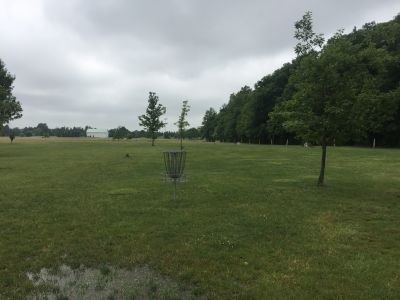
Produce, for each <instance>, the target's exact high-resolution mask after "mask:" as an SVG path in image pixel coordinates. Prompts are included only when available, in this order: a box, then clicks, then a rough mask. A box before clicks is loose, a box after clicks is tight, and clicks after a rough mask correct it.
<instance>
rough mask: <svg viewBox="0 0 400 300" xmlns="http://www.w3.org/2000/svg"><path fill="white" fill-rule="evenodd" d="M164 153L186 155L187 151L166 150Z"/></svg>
mask: <svg viewBox="0 0 400 300" xmlns="http://www.w3.org/2000/svg"><path fill="white" fill-rule="evenodd" d="M163 153H186V151H185V150H166V151H163Z"/></svg>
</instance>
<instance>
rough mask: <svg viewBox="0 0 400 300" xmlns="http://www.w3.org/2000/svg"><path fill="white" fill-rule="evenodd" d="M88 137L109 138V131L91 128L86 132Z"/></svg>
mask: <svg viewBox="0 0 400 300" xmlns="http://www.w3.org/2000/svg"><path fill="white" fill-rule="evenodd" d="M86 136H87V137H95V138H108V130H107V129H102V128H90V129H87V130H86Z"/></svg>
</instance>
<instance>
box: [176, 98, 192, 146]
mask: <svg viewBox="0 0 400 300" xmlns="http://www.w3.org/2000/svg"><path fill="white" fill-rule="evenodd" d="M189 111H190V106H189V105H188V101H187V100H185V101H183V103H182V110H181V114H180V116H179V119H178V122H176V123H175V125H176V126H178V133H179V138H180V140H181V150H183V138H184V134H185V128H186V127H188V126H189V125H190V124H189V122H188V121H187V120H186V117H187V114H188V112H189Z"/></svg>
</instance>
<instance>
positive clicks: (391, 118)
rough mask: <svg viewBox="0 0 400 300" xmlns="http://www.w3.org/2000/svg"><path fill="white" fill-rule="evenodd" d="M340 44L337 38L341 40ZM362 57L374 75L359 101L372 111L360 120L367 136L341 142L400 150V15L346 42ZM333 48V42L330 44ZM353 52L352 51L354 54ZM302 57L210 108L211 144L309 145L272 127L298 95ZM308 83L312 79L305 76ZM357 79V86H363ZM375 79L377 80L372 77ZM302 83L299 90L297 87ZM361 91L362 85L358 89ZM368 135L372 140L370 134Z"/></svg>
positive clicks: (206, 131) (206, 132)
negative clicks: (278, 114)
mask: <svg viewBox="0 0 400 300" xmlns="http://www.w3.org/2000/svg"><path fill="white" fill-rule="evenodd" d="M336 38H337V37H336ZM341 38H343V39H344V40H346V41H349V42H350V44H351V45H353V46H354V47H353V48H352V50H351V51H354V49H357V50H356V51H358V52H357V53H356V54H355V55H359V56H358V57H363V56H364V57H365V59H364V60H362V59H361V63H362V64H363V67H365V66H366V68H367V69H368V71H369V73H370V74H369V75H372V78H373V80H371V82H362V83H357V85H362V86H363V88H362V91H361V93H360V94H359V95H358V99H361V101H360V102H361V103H362V105H361V106H362V107H360V109H362V110H368V112H367V113H365V114H364V115H365V116H366V117H365V118H364V119H362V120H359V121H358V122H362V124H358V125H360V126H363V127H364V128H365V129H366V130H363V134H360V136H358V137H354V136H352V137H350V135H349V138H348V139H345V140H340V141H337V143H340V144H343V145H372V143H373V140H374V139H376V143H377V145H379V146H400V97H398V96H397V95H399V94H400V93H399V92H400V15H398V16H397V17H395V18H394V19H393V20H392V21H390V22H386V23H381V24H376V23H375V22H372V23H367V24H365V25H364V26H363V27H362V28H361V29H356V28H354V30H353V32H351V33H350V34H346V35H343V36H341ZM328 46H329V42H328ZM348 51H350V50H348ZM301 59H302V58H301V57H298V58H296V59H294V60H293V61H292V62H290V63H286V64H284V65H283V66H282V67H281V68H280V69H278V70H276V71H275V72H274V73H272V74H271V75H267V76H265V77H264V78H262V79H261V80H260V81H258V82H257V83H256V84H255V85H254V88H250V87H248V86H244V87H243V88H241V90H240V91H238V92H237V93H234V94H231V95H230V99H229V102H228V103H227V104H224V105H223V106H222V107H221V108H220V109H219V111H216V110H214V109H213V108H210V109H209V110H207V111H206V113H205V115H204V118H203V127H202V136H203V138H205V139H206V140H208V141H215V140H219V141H222V142H246V143H279V144H283V143H286V142H287V141H289V143H300V142H306V141H302V140H300V139H296V136H295V135H294V134H293V133H291V132H290V131H288V130H287V129H286V128H285V127H284V126H282V124H280V123H279V122H277V121H276V119H275V121H274V122H272V121H271V120H272V119H271V118H270V116H271V114H270V113H271V112H273V111H274V109H275V107H276V105H277V104H280V103H283V102H285V101H287V100H290V99H292V98H293V95H295V93H296V88H295V87H296V86H297V87H298V86H299V85H300V83H299V82H298V77H299V75H298V72H296V73H297V77H296V78H293V79H292V77H293V76H292V75H293V74H294V73H295V71H296V69H298V67H299V65H300V61H301ZM303 76H304V78H305V77H306V76H307V74H304V75H303ZM360 78H362V77H361V76H357V74H355V76H354V78H352V80H354V81H357V80H363V79H360ZM370 78H371V77H370ZM294 79H296V80H297V82H296V85H294V84H293V82H294ZM355 85H356V84H355ZM365 132H366V134H365Z"/></svg>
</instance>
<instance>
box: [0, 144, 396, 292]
mask: <svg viewBox="0 0 400 300" xmlns="http://www.w3.org/2000/svg"><path fill="white" fill-rule="evenodd" d="M184 146H185V150H186V151H187V162H186V174H187V176H188V181H187V182H185V183H179V184H178V192H177V200H176V202H174V201H172V184H171V183H170V182H168V183H164V182H163V180H162V175H161V174H162V173H163V172H164V169H163V168H164V165H163V160H162V151H164V150H167V149H174V148H175V149H176V148H178V147H179V144H178V141H177V140H170V141H168V140H157V141H156V146H155V147H151V144H150V142H149V141H146V140H124V141H112V140H110V139H90V138H75V139H74V138H49V139H42V138H17V139H16V140H15V141H14V143H13V144H10V142H9V140H8V139H5V138H2V139H0V232H1V234H0V299H3V298H23V297H24V296H27V295H30V293H32V291H33V288H34V287H33V285H32V283H31V282H30V281H29V279H28V277H27V275H26V274H27V272H39V271H40V270H41V269H42V268H49V269H52V268H53V269H57V268H59V267H60V266H61V265H67V266H70V267H72V268H78V267H79V266H82V265H83V266H85V267H87V268H101V267H102V266H110V267H115V268H124V269H128V270H129V269H132V268H135V267H146V268H149V269H151V270H152V272H154V273H155V274H160V276H164V277H165V278H170V279H171V280H174V282H178V283H179V285H181V286H182V288H188V289H190V290H191V291H192V296H193V297H194V298H196V297H204V298H210V299H232V298H239V299H254V298H256V299H274V298H278V299H313V298H323V299H350V298H351V299H378V298H379V299H389V298H391V299H395V298H397V299H398V298H400V273H399V270H400V150H398V149H368V148H351V147H336V148H332V147H330V148H328V156H327V170H326V186H325V187H322V188H318V187H317V186H316V181H317V177H318V172H319V164H320V156H321V149H320V147H313V148H303V147H300V146H289V147H285V146H270V145H247V144H241V145H236V144H228V143H226V144H224V143H206V142H201V141H196V142H187V141H185V142H184ZM127 153H129V157H126V154H127Z"/></svg>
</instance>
